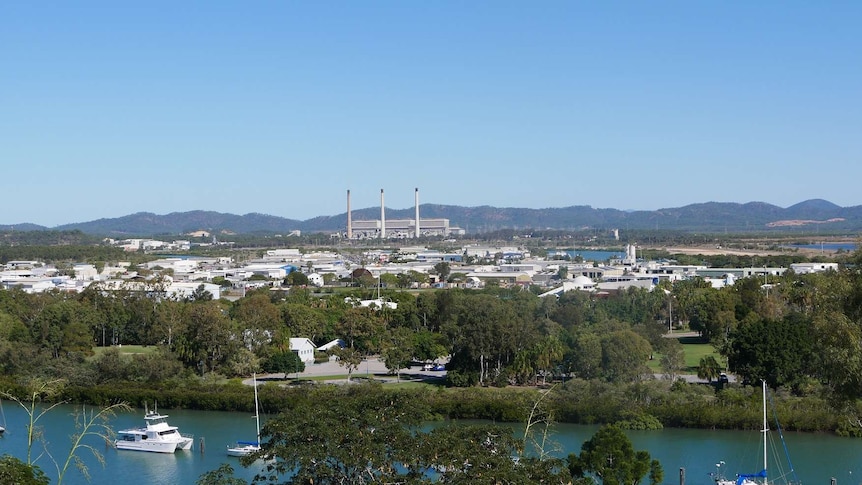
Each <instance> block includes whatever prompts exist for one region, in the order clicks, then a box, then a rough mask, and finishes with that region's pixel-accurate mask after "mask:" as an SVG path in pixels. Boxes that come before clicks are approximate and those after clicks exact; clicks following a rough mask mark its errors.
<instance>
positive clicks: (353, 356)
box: [335, 347, 362, 382]
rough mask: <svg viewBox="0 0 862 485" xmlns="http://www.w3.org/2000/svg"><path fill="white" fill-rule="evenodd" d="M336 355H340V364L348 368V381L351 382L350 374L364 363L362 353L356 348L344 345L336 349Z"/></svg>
mask: <svg viewBox="0 0 862 485" xmlns="http://www.w3.org/2000/svg"><path fill="white" fill-rule="evenodd" d="M335 355H336V356H337V357H338V365H340V366H341V367H344V368H345V369H347V381H348V382H350V376H352V375H353V373H354V372H355V371H356V369H358V368H359V364H361V363H362V354H361V353H360V352H359V351H358V350H356V349H353V348H350V347H344V348H339V349H338V350H336V351H335Z"/></svg>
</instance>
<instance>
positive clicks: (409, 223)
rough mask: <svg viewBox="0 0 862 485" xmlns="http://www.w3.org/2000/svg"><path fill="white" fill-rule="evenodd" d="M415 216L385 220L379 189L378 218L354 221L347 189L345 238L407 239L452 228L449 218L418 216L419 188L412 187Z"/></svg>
mask: <svg viewBox="0 0 862 485" xmlns="http://www.w3.org/2000/svg"><path fill="white" fill-rule="evenodd" d="M414 201H415V202H414V204H415V206H416V217H415V218H413V219H390V220H388V221H387V220H386V203H385V201H384V198H383V189H380V219H377V220H370V221H354V220H353V215H352V214H351V208H350V190H348V191H347V239H408V238H417V237H429V236H448V235H449V234H451V233H452V230H453V229H454V230H456V232H457V231H459V229H458V228H450V227H449V219H420V218H419V189H418V188H416V189H414Z"/></svg>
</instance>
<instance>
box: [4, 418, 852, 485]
mask: <svg viewBox="0 0 862 485" xmlns="http://www.w3.org/2000/svg"><path fill="white" fill-rule="evenodd" d="M4 410H5V414H6V419H7V427H8V431H7V433H6V435H5V436H3V437H0V453H2V454H11V455H14V456H17V457H19V458H22V459H23V458H25V457H26V448H25V447H26V439H27V436H26V428H25V425H26V422H27V418H26V414H25V413H24V411H23V410H21V409H20V408H16V407H15V405H14V404H10V403H9V402H4ZM73 410H74V408H73V407H71V406H62V407H60V408H58V409H56V410H54V411H52V412H51V413H49V414H47V415H46V416H45V417H44V418H43V421H41V423H40V424H41V425H42V426H43V429H44V430H45V434H46V437H47V440H48V442H49V444H48V449H49V450H50V451H51V453H52V454H53V455H54V456H55V457H56V458H57V459H58V460H65V457H66V455H67V453H68V448H69V445H68V443H69V440H68V437H69V436H70V435H71V434H72V432H73V431H74V420H73V418H72V417H71V416H70V413H71V412H73ZM161 411H162V412H163V413H165V414H168V415H170V418H169V419H168V422H169V423H171V424H173V425H176V426H179V428H180V431H181V432H183V433H191V434H194V435H195V438H196V440H195V448H194V449H193V450H191V451H185V452H182V451H181V452H177V453H176V454H172V455H162V454H158V453H144V452H134V451H118V450H115V449H114V448H112V447H108V446H105V444H104V443H100V442H99V440H98V439H94V440H90V441H89V442H88V444H91V445H93V446H95V447H96V448H97V449H99V450H100V451H101V452H102V453H103V454H104V456H105V461H106V464H105V467H104V468H102V467H101V466H100V465H99V464H98V463H96V462H95V461H94V460H93V459H92V458H90V457H89V456H87V455H86V454H84V455H82V456H83V457H84V458H85V462H86V463H87V464H88V465H89V468H90V473H91V475H92V480H91V481H90V482H89V483H91V484H94V485H102V484H105V485H107V484H116V483H126V484H129V485H134V484H139V483H140V484H194V482H195V481H196V480H197V479H198V477H199V476H200V475H201V474H202V473H205V472H207V471H210V470H214V469H216V468H218V467H219V465H221V464H222V463H230V464H232V465H233V466H234V469H235V470H236V471H237V472H236V475H237V476H239V477H241V478H243V479H245V480H247V481H249V482H250V481H251V479H252V478H253V477H254V475H255V473H256V471H257V470H254V469H244V468H242V467H241V466H240V465H239V460H238V459H237V458H231V457H228V456H226V455H225V453H224V451H225V448H226V447H227V446H228V445H230V444H232V443H233V442H235V441H236V440H247V439H252V438H253V436H254V419H253V418H252V416H251V415H250V414H249V415H246V414H243V413H227V412H205V411H183V410H164V409H163V410H161ZM142 414H143V413H142V411H140V410H138V411H136V412H134V413H126V414H123V415H120V416H117V417H116V418H114V419H113V421H112V423H111V424H112V427H113V428H114V429H117V430H119V429H123V428H126V427H131V426H139V425H140V424H141V423H142V422H143V419H142ZM433 425H434V426H436V425H439V424H437V423H435V424H433ZM507 426H509V427H511V429H512V430H513V432H514V433H515V434H516V435H520V434H521V433H523V427H522V426H520V425H515V424H512V425H507ZM596 429H598V427H597V426H582V425H570V424H559V425H556V426H555V428H554V434H553V436H552V439H553V441H554V442H555V443H556V444H557V447H556V448H555V451H554V452H553V454H555V455H557V456H566V455H568V454H569V453H571V452H577V451H579V450H580V447H581V444H582V443H583V442H584V441H586V440H588V439H589V438H590V437H591V436H592V434H593V433H594V432H595V431H596ZM628 434H629V436H630V438H631V439H632V441H633V443H634V445H635V448H636V449H639V450H640V449H645V450H647V451H649V452H650V454H651V455H652V457H653V458H656V459H658V460H659V461H660V462H661V463H662V466H663V467H664V470H665V483H671V484H675V483H679V469H680V468H685V470H686V484H688V485H697V484H703V485H707V484H712V481H711V478H710V476H709V473H710V472H713V471H715V465H716V464H717V463H719V462H720V461H724V462H725V465H724V466H725V470H726V471H727V475H733V474H735V473H739V472H742V473H746V472H756V471H759V465H760V460H761V453H760V449H759V433H757V432H750V431H715V430H686V429H664V430H660V431H634V432H629V433H628ZM201 438H204V448H205V449H204V450H201V446H200V443H201V442H200V439H201ZM786 438H787V440H786V441H787V446H788V449H789V451H790V456H791V458H792V459H793V464H794V465H795V469H796V471H797V474H798V478H799V480H801V481H802V483H805V484H823V485H826V484H828V483H829V480H830V478H832V477H835V478H836V479H837V481H838V483H839V484H850V483H857V482H860V480H861V479H862V460H860V458H862V440H859V439H851V438H839V437H836V436H832V435H826V434H809V433H786ZM549 450H550V448H549ZM39 451H41V450H40V447H39V446H38V445H37V449H34V452H36V453H38V452H39ZM37 464H39V465H40V466H41V468H42V469H43V471H45V472H46V474H48V475H49V476H50V477H51V480H52V482H51V483H56V477H57V472H56V469H55V468H54V465H53V464H52V463H51V461H50V460H49V459H48V458H47V457H46V456H43V457H41V458H39V461H38V462H37ZM61 466H62V463H61ZM771 469H772V470H773V476H774V473H775V472H777V470H778V469H777V468H775V467H771ZM63 483H65V484H69V485H85V484H87V483H88V482H87V481H86V480H85V479H84V478H83V476H82V475H81V474H80V473H79V472H78V471H77V470H74V469H72V470H70V471H69V472H67V475H66V477H65V478H64V481H63Z"/></svg>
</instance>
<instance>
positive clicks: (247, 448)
mask: <svg viewBox="0 0 862 485" xmlns="http://www.w3.org/2000/svg"><path fill="white" fill-rule="evenodd" d="M252 379H253V382H254V420H255V423H256V424H257V441H237V442H236V445H235V446H228V448H227V455H228V456H248V455H250V454H252V453H255V452H257V451H260V410H259V409H258V400H257V375H256V374H252Z"/></svg>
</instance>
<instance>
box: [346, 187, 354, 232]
mask: <svg viewBox="0 0 862 485" xmlns="http://www.w3.org/2000/svg"><path fill="white" fill-rule="evenodd" d="M347 239H353V218H352V215H351V213H350V189H347Z"/></svg>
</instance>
